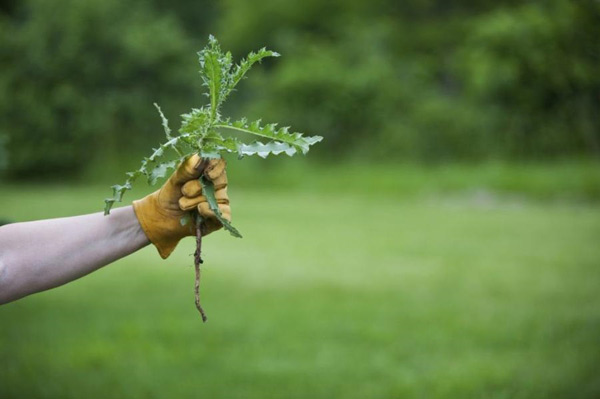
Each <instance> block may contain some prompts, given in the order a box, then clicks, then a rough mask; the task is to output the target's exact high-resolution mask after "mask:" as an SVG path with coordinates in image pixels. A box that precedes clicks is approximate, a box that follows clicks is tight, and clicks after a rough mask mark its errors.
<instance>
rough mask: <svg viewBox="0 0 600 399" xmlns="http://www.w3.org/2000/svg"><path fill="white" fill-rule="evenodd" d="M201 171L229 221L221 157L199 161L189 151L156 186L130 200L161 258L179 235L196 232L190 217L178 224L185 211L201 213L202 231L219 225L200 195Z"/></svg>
mask: <svg viewBox="0 0 600 399" xmlns="http://www.w3.org/2000/svg"><path fill="white" fill-rule="evenodd" d="M201 173H203V174H204V176H205V177H206V178H207V179H209V180H211V181H212V182H213V184H214V186H215V197H216V198H217V202H218V204H219V210H220V211H221V214H222V216H223V217H224V218H225V219H227V220H229V221H230V220H231V208H230V207H229V198H228V197H227V174H226V172H225V160H223V159H212V160H210V161H206V160H205V161H203V160H202V159H201V158H200V157H199V156H197V155H193V156H192V157H190V158H189V159H188V160H187V161H185V162H183V163H182V164H181V165H179V167H178V168H177V170H176V171H175V172H174V173H173V174H172V175H171V177H170V178H169V180H167V181H166V182H165V184H164V185H163V186H162V187H161V188H160V189H159V190H157V191H155V192H153V193H152V194H150V195H148V196H146V197H144V198H142V199H141V200H137V201H134V202H133V209H134V211H135V215H136V216H137V219H138V221H139V222H140V225H141V226H142V229H143V230H144V233H146V236H147V237H148V239H149V240H150V242H152V244H154V246H156V248H157V249H158V253H159V254H160V256H161V257H162V258H163V259H166V258H167V257H168V256H169V255H170V254H171V252H173V250H174V249H175V247H176V246H177V243H179V240H181V239H182V238H183V237H186V236H193V235H196V232H195V225H196V223H195V221H194V220H190V221H189V222H188V223H187V224H186V225H185V226H182V225H181V218H182V217H183V216H184V215H185V214H186V213H187V211H190V210H192V209H194V208H196V209H197V210H198V212H199V213H200V216H202V219H203V221H202V226H201V229H202V235H207V234H210V233H212V232H213V231H215V230H218V229H220V228H221V227H223V226H222V225H221V222H219V221H218V220H217V218H216V216H215V214H214V212H213V211H212V210H210V207H209V206H208V202H207V200H206V198H205V197H204V196H203V195H202V185H201V184H200V182H199V181H198V177H200V174H201Z"/></svg>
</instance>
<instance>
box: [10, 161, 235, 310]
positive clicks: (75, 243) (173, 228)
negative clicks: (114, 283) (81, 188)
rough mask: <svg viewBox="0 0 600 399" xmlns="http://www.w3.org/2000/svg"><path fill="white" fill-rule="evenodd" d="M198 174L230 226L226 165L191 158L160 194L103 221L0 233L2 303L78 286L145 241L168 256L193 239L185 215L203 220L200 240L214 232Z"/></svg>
mask: <svg viewBox="0 0 600 399" xmlns="http://www.w3.org/2000/svg"><path fill="white" fill-rule="evenodd" d="M201 170H203V171H204V172H203V173H204V176H205V177H206V178H208V179H210V180H212V181H213V184H214V185H215V189H216V190H217V192H216V194H215V196H216V197H217V200H218V202H219V209H220V211H221V213H222V215H223V217H225V218H226V219H228V220H229V219H230V218H231V210H230V208H229V199H228V196H227V175H226V173H225V162H224V161H222V160H212V161H210V162H204V163H203V162H202V160H201V159H200V158H199V157H197V156H193V157H191V158H189V159H188V160H186V161H185V162H184V163H183V164H182V165H180V166H179V168H178V169H177V170H176V171H175V172H174V173H173V175H172V176H171V177H170V178H169V179H168V180H167V181H166V182H165V184H164V185H163V186H162V187H161V188H160V189H159V190H157V191H155V192H154V193H152V194H150V195H148V196H146V197H144V198H142V199H141V200H138V201H134V203H133V206H127V207H123V208H118V209H114V210H113V211H112V212H111V214H110V215H108V216H103V215H102V214H101V213H94V214H90V215H82V216H74V217H68V218H60V219H48V220H39V221H33V222H25V223H15V224H9V225H6V226H3V227H0V304H3V303H7V302H10V301H14V300H16V299H19V298H22V297H24V296H27V295H29V294H32V293H35V292H39V291H43V290H47V289H49V288H53V287H57V286H59V285H62V284H65V283H67V282H69V281H72V280H75V279H77V278H79V277H82V276H84V275H86V274H88V273H91V272H93V271H94V270H97V269H99V268H101V267H102V266H105V265H107V264H109V263H111V262H113V261H115V260H117V259H120V258H122V257H124V256H127V255H129V254H131V253H132V252H135V251H137V250H138V249H140V248H142V247H144V246H145V245H147V244H148V243H150V242H151V243H152V244H154V245H155V246H156V248H157V249H158V251H159V254H160V256H161V257H162V258H166V257H168V256H169V255H170V254H171V252H172V251H173V250H174V249H175V246H176V245H177V243H178V242H179V240H180V239H181V238H183V237H185V236H189V235H194V226H193V224H192V223H188V224H187V225H185V226H184V225H182V224H181V223H180V220H181V217H182V216H183V215H184V214H185V213H186V212H188V211H190V210H193V209H197V210H198V212H199V213H200V215H201V216H202V218H203V220H204V222H203V226H202V230H203V234H204V235H207V234H210V233H211V232H213V231H215V230H217V229H219V228H220V227H221V224H220V223H219V221H218V220H217V219H216V217H215V215H214V213H213V212H212V211H211V210H210V209H209V208H208V206H207V203H206V198H205V197H204V196H203V195H202V192H201V189H198V184H199V183H198V180H197V178H198V177H199V175H200V173H201V172H200V171H201Z"/></svg>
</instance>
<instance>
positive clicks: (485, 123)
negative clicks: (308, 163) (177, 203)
mask: <svg viewBox="0 0 600 399" xmlns="http://www.w3.org/2000/svg"><path fill="white" fill-rule="evenodd" d="M224 3H225V5H224V6H223V7H222V17H221V19H220V20H219V21H218V22H219V29H220V37H221V40H222V41H223V42H227V43H228V45H229V46H231V47H232V48H233V49H238V48H243V47H244V46H246V45H247V44H248V43H249V42H254V41H261V42H265V43H268V44H269V45H272V46H277V48H279V49H281V51H282V52H285V54H286V59H285V60H283V61H282V62H281V63H278V64H276V65H274V66H273V67H272V68H271V69H269V70H268V71H267V73H264V74H262V76H259V77H258V78H257V79H255V80H253V82H252V84H253V85H254V87H255V88H256V91H257V92H259V93H261V94H262V96H261V97H259V98H258V101H257V99H256V98H254V97H253V98H252V99H251V100H249V101H247V102H246V103H244V104H243V107H244V111H243V112H244V113H245V114H247V115H249V116H252V115H254V114H257V115H261V116H263V117H265V118H269V117H271V115H279V117H283V118H285V119H286V120H288V121H289V122H290V123H292V124H293V125H294V126H297V127H298V128H300V129H306V130H315V131H322V132H324V135H325V137H326V138H327V141H326V142H325V143H324V144H323V146H320V147H319V149H317V153H316V154H319V150H323V154H325V153H326V154H327V156H328V157H329V156H330V154H332V153H335V154H339V155H341V156H344V155H347V156H348V155H349V156H353V155H356V156H357V157H360V158H361V159H364V158H365V157H369V158H371V159H373V158H376V159H380V158H381V157H384V158H388V159H412V160H415V159H416V160H423V161H426V162H430V163H435V162H440V161H443V160H451V159H468V160H480V159H485V158H492V157H496V158H520V159H522V158H536V157H559V156H564V155H573V154H586V155H588V156H594V155H597V156H600V119H599V118H597V117H595V114H596V110H597V109H599V108H600V97H598V95H597V93H598V92H599V90H600V74H599V73H598V70H600V57H599V56H598V55H599V54H600V41H598V39H597V38H598V37H599V36H600V22H599V21H600V4H599V3H598V2H597V1H594V0H582V1H570V0H552V1H548V2H526V3H523V2H517V1H506V0H505V1H501V2H492V1H488V0H477V1H465V0H462V1H457V2H451V3H448V2H442V1H426V0H410V1H406V2H398V1H392V0H376V1H366V0H347V1H346V0H333V1H328V2H322V1H316V0H309V1H303V2H299V1H290V2H281V1H278V0H264V1H261V2H260V3H256V4H255V3H248V2H245V1H243V0H225V1H224ZM325 16H327V17H325ZM330 16H334V17H330ZM265 20H269V21H271V22H272V23H270V24H268V25H267V24H264V21H265ZM261 79H262V80H261ZM267 82H268V84H266V83H267Z"/></svg>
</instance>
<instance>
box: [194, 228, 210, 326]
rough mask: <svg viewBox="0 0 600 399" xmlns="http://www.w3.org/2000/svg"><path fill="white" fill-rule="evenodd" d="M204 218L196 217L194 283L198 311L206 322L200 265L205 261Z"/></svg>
mask: <svg viewBox="0 0 600 399" xmlns="http://www.w3.org/2000/svg"><path fill="white" fill-rule="evenodd" d="M201 225H202V218H200V216H198V217H197V218H196V252H195V253H194V268H195V270H196V282H195V284H194V294H195V297H196V308H197V309H198V312H200V316H202V322H204V323H206V320H207V319H208V318H207V317H206V313H205V312H204V309H202V305H200V277H201V270H200V265H201V264H202V263H204V261H203V260H202V228H201Z"/></svg>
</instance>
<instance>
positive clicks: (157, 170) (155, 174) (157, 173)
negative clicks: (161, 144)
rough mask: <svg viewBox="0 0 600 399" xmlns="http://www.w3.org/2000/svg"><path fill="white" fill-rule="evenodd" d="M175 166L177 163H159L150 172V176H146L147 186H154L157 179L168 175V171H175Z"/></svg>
mask: <svg viewBox="0 0 600 399" xmlns="http://www.w3.org/2000/svg"><path fill="white" fill-rule="evenodd" d="M176 166H177V161H167V162H161V163H159V164H158V165H156V166H155V167H154V169H152V171H151V172H150V175H149V176H148V184H150V185H151V186H153V185H155V184H156V182H157V181H158V180H159V179H162V178H165V177H166V176H167V175H168V174H169V173H170V170H173V169H175V167H176Z"/></svg>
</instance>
